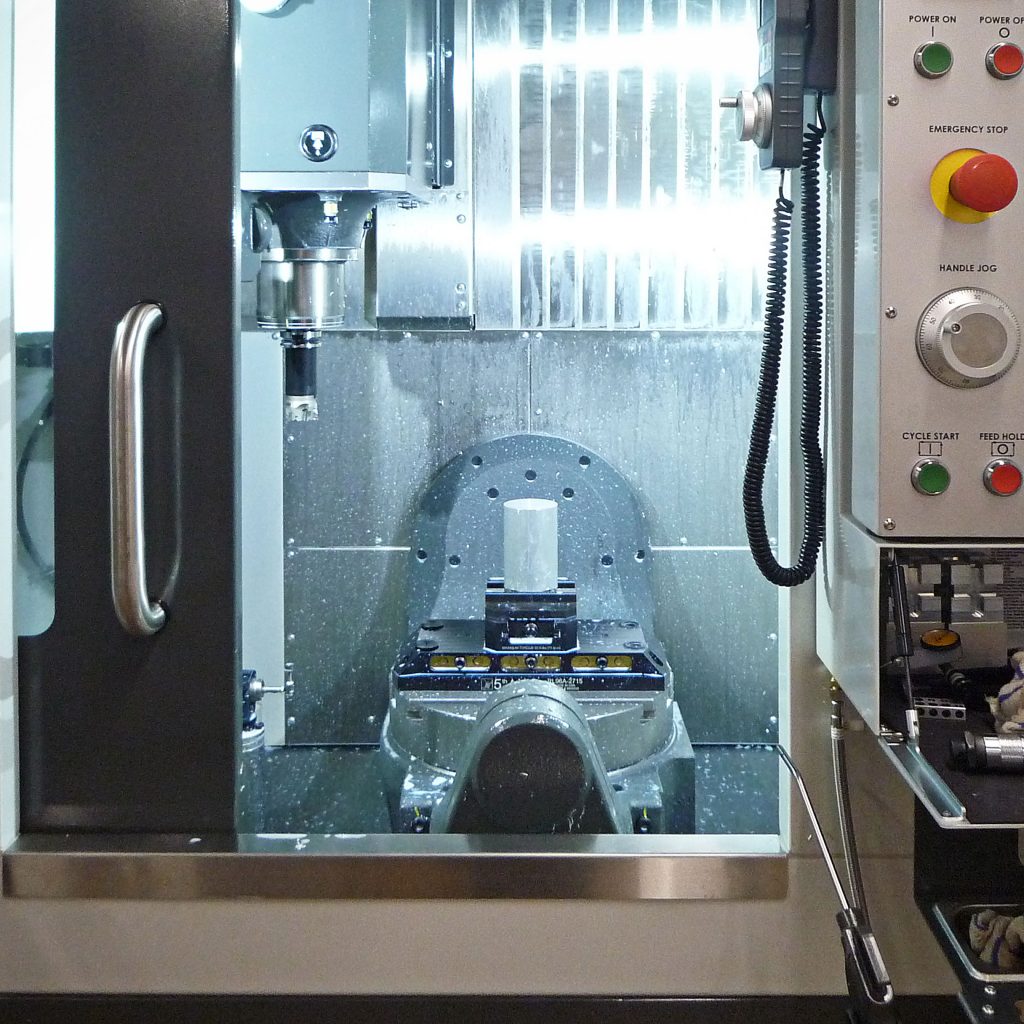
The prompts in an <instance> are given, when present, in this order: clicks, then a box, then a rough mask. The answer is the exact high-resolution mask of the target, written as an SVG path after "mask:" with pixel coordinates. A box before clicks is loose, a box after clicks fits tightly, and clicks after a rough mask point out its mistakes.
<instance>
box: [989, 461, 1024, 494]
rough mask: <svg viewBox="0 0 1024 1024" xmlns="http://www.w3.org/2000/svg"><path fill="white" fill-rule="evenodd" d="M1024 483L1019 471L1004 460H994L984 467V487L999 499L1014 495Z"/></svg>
mask: <svg viewBox="0 0 1024 1024" xmlns="http://www.w3.org/2000/svg"><path fill="white" fill-rule="evenodd" d="M1021 483H1024V478H1022V476H1021V472H1020V470H1019V469H1018V468H1017V467H1016V466H1015V465H1014V464H1013V463H1012V462H1007V461H1006V460H1005V459H996V460H995V462H990V463H989V464H988V465H987V466H986V467H985V486H986V487H987V488H988V489H989V491H991V492H992V493H993V494H996V495H998V496H999V497H1000V498H1008V497H1009V496H1010V495H1011V494H1016V493H1017V492H1018V491H1019V490H1020V487H1021Z"/></svg>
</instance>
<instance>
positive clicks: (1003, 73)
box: [985, 43, 1024, 78]
mask: <svg viewBox="0 0 1024 1024" xmlns="http://www.w3.org/2000/svg"><path fill="white" fill-rule="evenodd" d="M985 67H987V68H988V73H989V74H990V75H991V76H992V77H993V78H1016V77H1017V76H1018V75H1019V74H1020V73H1021V71H1024V50H1021V48H1020V47H1019V46H1017V45H1015V44H1014V43H997V44H996V45H995V46H993V47H992V49H991V50H989V51H988V56H986V57H985Z"/></svg>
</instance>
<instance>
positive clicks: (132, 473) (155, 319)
mask: <svg viewBox="0 0 1024 1024" xmlns="http://www.w3.org/2000/svg"><path fill="white" fill-rule="evenodd" d="M163 322H164V314H163V310H162V309H161V308H160V307H159V306H158V305H157V304H156V303H154V302H140V303H139V304H138V305H136V306H132V308H131V309H130V310H128V312H127V313H126V314H125V315H124V317H123V318H122V319H121V322H120V323H119V324H118V325H117V332H116V333H115V335H114V347H113V350H112V351H111V353H110V588H111V593H112V594H113V598H114V611H115V612H116V613H117V618H118V620H119V621H120V623H121V625H122V626H124V628H125V629H126V630H127V631H128V632H129V633H131V634H132V635H133V636H152V635H153V634H154V633H157V632H158V631H159V630H160V629H162V628H163V626H164V623H165V622H166V621H167V612H166V611H165V610H164V608H163V607H162V606H161V605H160V604H159V603H157V602H156V601H152V600H150V597H149V588H148V587H147V586H146V518H145V499H144V495H143V489H142V451H143V448H142V420H143V416H142V370H143V366H144V365H145V361H146V346H147V344H148V343H149V339H150V338H151V337H152V336H153V334H154V333H155V332H156V331H157V330H159V328H160V327H161V326H162V324H163Z"/></svg>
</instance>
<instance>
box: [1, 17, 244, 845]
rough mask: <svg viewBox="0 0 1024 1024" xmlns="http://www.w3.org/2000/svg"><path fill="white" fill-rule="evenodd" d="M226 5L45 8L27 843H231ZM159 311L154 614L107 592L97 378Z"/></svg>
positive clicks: (23, 675) (151, 450) (231, 263)
mask: <svg viewBox="0 0 1024 1024" xmlns="http://www.w3.org/2000/svg"><path fill="white" fill-rule="evenodd" d="M232 8H233V5H232V4H231V2H230V0H173V2H171V0H153V2H150V3H142V4H140V3H138V2H137V0H90V2H89V3H81V2H80V0H58V3H57V26H56V47H57V53H56V58H57V93H56V101H57V130H56V140H55V142H56V192H57V267H56V294H57V298H56V313H55V317H56V321H55V333H54V465H55V483H54V490H55V564H56V581H55V618H54V622H53V625H52V627H51V628H50V629H49V631H48V632H47V633H45V634H43V635H42V636H40V637H35V638H24V639H23V640H22V643H21V651H20V667H19V679H20V683H19V704H20V718H21V737H22V764H21V772H22V828H23V829H25V830H40V829H64V830H67V829H95V828H104V829H118V830H145V831H200V830H230V829H232V828H233V827H234V786H235V778H234V775H235V763H236V751H235V733H236V723H237V721H238V718H239V716H238V714H237V713H236V701H237V689H238V686H237V681H238V678H239V663H238V658H239V655H238V648H239V624H238V601H237V599H236V577H237V567H236V557H237V553H236V544H235V533H236V527H235V524H236V522H237V514H236V513H237V493H236V472H235V470H236V462H237V429H236V425H237V413H236V408H235V404H236V399H235V392H236V387H235V385H236V378H237V358H238V353H237V339H238V317H237V295H236V278H237V275H236V270H235V262H236V252H235V247H234V237H233V236H234V224H235V211H236V205H237V186H236V180H237V177H236V156H235V150H236V137H237V133H236V131H235V44H234V35H235V26H234V24H233V15H232ZM146 300H148V301H154V302H158V303H159V304H160V305H161V306H162V307H163V310H164V324H163V326H162V328H161V329H160V330H159V331H158V332H157V333H156V334H155V335H154V336H153V339H152V341H151V343H150V345H149V349H148V354H147V357H146V362H145V377H144V388H143V394H144V399H145V402H144V407H145V413H144V425H145V430H144V438H145V452H144V468H145V502H146V510H145V526H146V543H147V559H146V565H147V572H148V580H149V585H150V596H151V597H152V598H154V599H160V600H162V601H163V602H164V603H165V604H166V607H167V612H168V614H167V622H166V625H165V627H164V628H163V629H162V630H161V631H160V632H158V633H157V634H156V635H155V636H153V637H146V638H140V637H132V636H129V635H128V633H127V632H126V631H125V630H124V629H123V628H122V626H121V625H120V623H119V622H118V620H117V617H116V616H115V613H114V607H113V603H112V599H111V581H110V552H111V538H110V496H109V467H110V459H109V429H108V375H109V365H110V354H111V346H112V343H113V339H114V331H115V327H116V325H117V323H118V321H119V320H120V319H121V317H122V316H124V314H125V313H126V312H127V311H128V310H129V309H130V308H131V307H132V306H134V305H135V304H136V303H139V302H141V301H146Z"/></svg>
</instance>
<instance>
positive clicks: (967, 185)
mask: <svg viewBox="0 0 1024 1024" xmlns="http://www.w3.org/2000/svg"><path fill="white" fill-rule="evenodd" d="M949 193H950V195H951V196H952V197H953V198H954V199H955V200H956V201H957V202H958V203H962V204H963V205H964V206H966V207H967V208H968V209H970V210H977V211H978V213H995V212H996V211H997V210H1003V209H1005V208H1006V207H1007V206H1009V205H1010V203H1012V202H1013V198H1014V196H1016V195H1017V172H1016V171H1015V170H1014V169H1013V164H1011V163H1010V161H1009V160H1006V159H1004V158H1003V157H1001V156H997V155H996V154H995V153H979V154H978V155H977V156H972V157H971V158H970V160H968V161H966V162H965V163H964V164H963V165H962V166H961V167H959V168H958V169H957V170H956V171H954V172H953V177H952V178H950V179H949Z"/></svg>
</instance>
